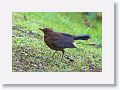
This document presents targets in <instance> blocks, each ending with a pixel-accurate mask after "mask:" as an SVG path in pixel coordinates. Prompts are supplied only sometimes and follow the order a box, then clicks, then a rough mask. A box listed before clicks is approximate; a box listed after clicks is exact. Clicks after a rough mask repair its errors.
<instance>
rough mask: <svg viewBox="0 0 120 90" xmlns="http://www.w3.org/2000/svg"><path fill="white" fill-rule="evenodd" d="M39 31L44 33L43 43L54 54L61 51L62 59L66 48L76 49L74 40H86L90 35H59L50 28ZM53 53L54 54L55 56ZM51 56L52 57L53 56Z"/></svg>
mask: <svg viewBox="0 0 120 90" xmlns="http://www.w3.org/2000/svg"><path fill="white" fill-rule="evenodd" d="M39 30H41V31H43V33H44V41H45V43H46V45H47V46H48V47H49V48H51V49H53V50H55V53H56V52H57V51H62V57H61V60H62V59H63V56H64V53H65V50H64V49H66V48H77V47H76V46H75V44H74V40H88V39H89V38H90V35H79V36H77V35H70V34H66V33H60V32H54V31H53V30H52V29H50V28H44V29H40V28H39ZM55 53H54V54H55ZM54 54H53V55H52V57H53V56H54Z"/></svg>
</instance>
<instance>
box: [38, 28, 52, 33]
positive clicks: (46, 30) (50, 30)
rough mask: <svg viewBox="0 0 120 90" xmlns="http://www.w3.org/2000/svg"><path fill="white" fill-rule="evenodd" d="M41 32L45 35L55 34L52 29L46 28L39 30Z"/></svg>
mask: <svg viewBox="0 0 120 90" xmlns="http://www.w3.org/2000/svg"><path fill="white" fill-rule="evenodd" d="M39 30H41V31H43V33H44V34H47V33H50V32H53V30H52V29H50V28H44V29H41V28H39Z"/></svg>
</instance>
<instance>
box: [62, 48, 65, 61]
mask: <svg viewBox="0 0 120 90" xmlns="http://www.w3.org/2000/svg"><path fill="white" fill-rule="evenodd" d="M64 53H65V51H64V50H62V57H61V60H62V59H63V56H64Z"/></svg>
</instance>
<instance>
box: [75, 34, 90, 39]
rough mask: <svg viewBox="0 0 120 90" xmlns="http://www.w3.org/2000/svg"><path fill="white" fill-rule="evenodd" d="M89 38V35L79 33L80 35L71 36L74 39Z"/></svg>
mask: <svg viewBox="0 0 120 90" xmlns="http://www.w3.org/2000/svg"><path fill="white" fill-rule="evenodd" d="M89 38H90V35H88V34H87V35H80V36H73V39H74V40H88V39H89Z"/></svg>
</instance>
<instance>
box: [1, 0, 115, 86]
mask: <svg viewBox="0 0 120 90" xmlns="http://www.w3.org/2000/svg"><path fill="white" fill-rule="evenodd" d="M6 2H7V3H6ZM0 6H1V8H0V12H1V14H0V20H1V21H0V28H1V31H2V32H1V33H0V42H2V43H1V44H0V50H1V52H0V53H1V57H0V60H1V63H0V73H1V77H0V81H1V83H3V84H114V4H113V2H112V1H111V0H109V2H108V0H99V1H98V0H91V1H88V0H76V1H75V0H69V1H68V0H36V1H35V0H24V1H21V0H2V1H1V4H0ZM12 12H102V20H103V22H102V43H103V44H102V45H103V47H102V72H12V66H11V65H12V43H11V41H12V37H11V35H12Z"/></svg>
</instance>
